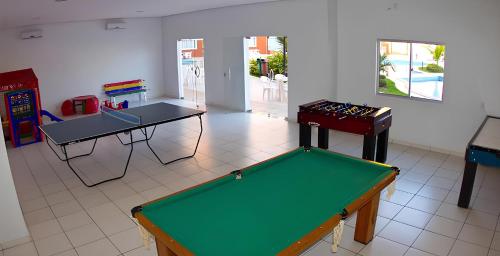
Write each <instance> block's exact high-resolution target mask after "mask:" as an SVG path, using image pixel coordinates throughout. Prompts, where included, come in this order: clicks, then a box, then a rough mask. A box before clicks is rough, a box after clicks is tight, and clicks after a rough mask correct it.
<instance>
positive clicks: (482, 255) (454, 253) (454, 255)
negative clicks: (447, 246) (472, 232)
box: [449, 240, 488, 256]
mask: <svg viewBox="0 0 500 256" xmlns="http://www.w3.org/2000/svg"><path fill="white" fill-rule="evenodd" d="M471 255H474V256H487V255H488V248H485V247H481V246H478V245H474V244H470V243H467V242H462V241H460V240H457V241H456V242H455V244H454V245H453V248H452V249H451V252H450V254H449V256H471Z"/></svg>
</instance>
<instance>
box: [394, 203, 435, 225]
mask: <svg viewBox="0 0 500 256" xmlns="http://www.w3.org/2000/svg"><path fill="white" fill-rule="evenodd" d="M431 217H432V215H431V214H428V213H426V212H422V211H419V210H415V209H411V208H408V207H405V208H403V210H401V212H399V213H398V215H396V217H395V218H394V220H395V221H398V222H401V223H405V224H408V225H410V226H414V227H417V228H424V227H425V225H427V223H428V222H429V220H430V219H431Z"/></svg>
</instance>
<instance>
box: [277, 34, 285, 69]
mask: <svg viewBox="0 0 500 256" xmlns="http://www.w3.org/2000/svg"><path fill="white" fill-rule="evenodd" d="M276 40H277V41H278V44H279V45H280V48H281V51H282V53H283V73H285V74H284V75H286V76H288V68H287V66H286V65H287V63H286V54H287V51H288V37H286V36H278V37H276Z"/></svg>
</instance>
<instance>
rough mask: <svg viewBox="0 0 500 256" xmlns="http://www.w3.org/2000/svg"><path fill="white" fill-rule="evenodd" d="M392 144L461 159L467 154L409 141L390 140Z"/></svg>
mask: <svg viewBox="0 0 500 256" xmlns="http://www.w3.org/2000/svg"><path fill="white" fill-rule="evenodd" d="M390 142H391V143H395V144H400V145H404V146H410V147H414V148H419V149H423V150H427V151H432V152H437V153H443V154H447V155H453V156H459V157H462V156H464V153H465V151H464V152H458V151H453V150H449V149H445V148H440V147H433V146H430V145H422V144H418V143H413V142H408V141H404V140H398V139H390Z"/></svg>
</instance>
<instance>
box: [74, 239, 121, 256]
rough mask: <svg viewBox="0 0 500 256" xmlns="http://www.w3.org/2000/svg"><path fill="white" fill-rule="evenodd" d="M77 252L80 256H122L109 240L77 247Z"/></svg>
mask: <svg viewBox="0 0 500 256" xmlns="http://www.w3.org/2000/svg"><path fill="white" fill-rule="evenodd" d="M76 252H77V253H78V256H96V255H99V256H116V255H119V254H120V252H119V251H118V250H117V249H116V248H115V247H114V246H113V244H112V243H111V242H110V241H109V240H108V239H107V238H103V239H101V240H98V241H95V242H92V243H89V244H86V245H84V246H80V247H77V248H76Z"/></svg>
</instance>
